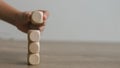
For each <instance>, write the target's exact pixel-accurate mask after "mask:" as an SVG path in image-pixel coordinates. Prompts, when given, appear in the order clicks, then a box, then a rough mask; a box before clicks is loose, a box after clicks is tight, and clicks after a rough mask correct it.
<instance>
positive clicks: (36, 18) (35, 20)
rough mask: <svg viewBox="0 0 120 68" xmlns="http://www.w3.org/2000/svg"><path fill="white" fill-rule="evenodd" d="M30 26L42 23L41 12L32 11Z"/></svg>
mask: <svg viewBox="0 0 120 68" xmlns="http://www.w3.org/2000/svg"><path fill="white" fill-rule="evenodd" d="M31 21H32V24H35V25H37V24H41V23H43V12H41V11H33V12H32V16H31Z"/></svg>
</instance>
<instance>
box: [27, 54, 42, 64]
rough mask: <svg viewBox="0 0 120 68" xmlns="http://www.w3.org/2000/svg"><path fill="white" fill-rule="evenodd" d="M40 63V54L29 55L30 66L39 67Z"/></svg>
mask: <svg viewBox="0 0 120 68" xmlns="http://www.w3.org/2000/svg"><path fill="white" fill-rule="evenodd" d="M39 63H40V55H39V53H35V54H28V64H30V65H37V64H39Z"/></svg>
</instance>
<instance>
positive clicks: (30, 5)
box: [0, 0, 120, 42]
mask: <svg viewBox="0 0 120 68" xmlns="http://www.w3.org/2000/svg"><path fill="white" fill-rule="evenodd" d="M5 1H6V2H7V3H9V4H10V5H11V6H13V7H15V8H17V9H19V10H21V11H32V10H37V9H45V10H48V11H49V12H50V17H49V19H48V20H47V26H46V29H45V31H44V32H43V33H42V40H45V41H82V42H83V41H84V42H86V41H87V42H120V27H119V26H120V0H53V1H51V0H29V1H28V0H5ZM0 38H2V39H15V40H26V39H27V35H26V34H24V33H22V32H20V31H18V30H17V29H16V28H15V27H14V26H12V25H9V24H7V23H4V22H3V21H0Z"/></svg>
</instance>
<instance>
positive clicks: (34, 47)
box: [28, 42, 40, 54]
mask: <svg viewBox="0 0 120 68" xmlns="http://www.w3.org/2000/svg"><path fill="white" fill-rule="evenodd" d="M28 50H29V52H30V53H33V54H34V53H39V52H40V44H39V42H30V43H29V45H28Z"/></svg>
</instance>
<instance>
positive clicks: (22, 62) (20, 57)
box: [0, 39, 120, 68]
mask: <svg viewBox="0 0 120 68" xmlns="http://www.w3.org/2000/svg"><path fill="white" fill-rule="evenodd" d="M40 54H41V60H40V62H41V63H40V64H39V65H37V66H29V65H27V42H26V41H15V40H12V39H11V40H0V68H120V43H92V42H55V41H54V42H50V41H49V42H44V41H42V43H41V52H40Z"/></svg>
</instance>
